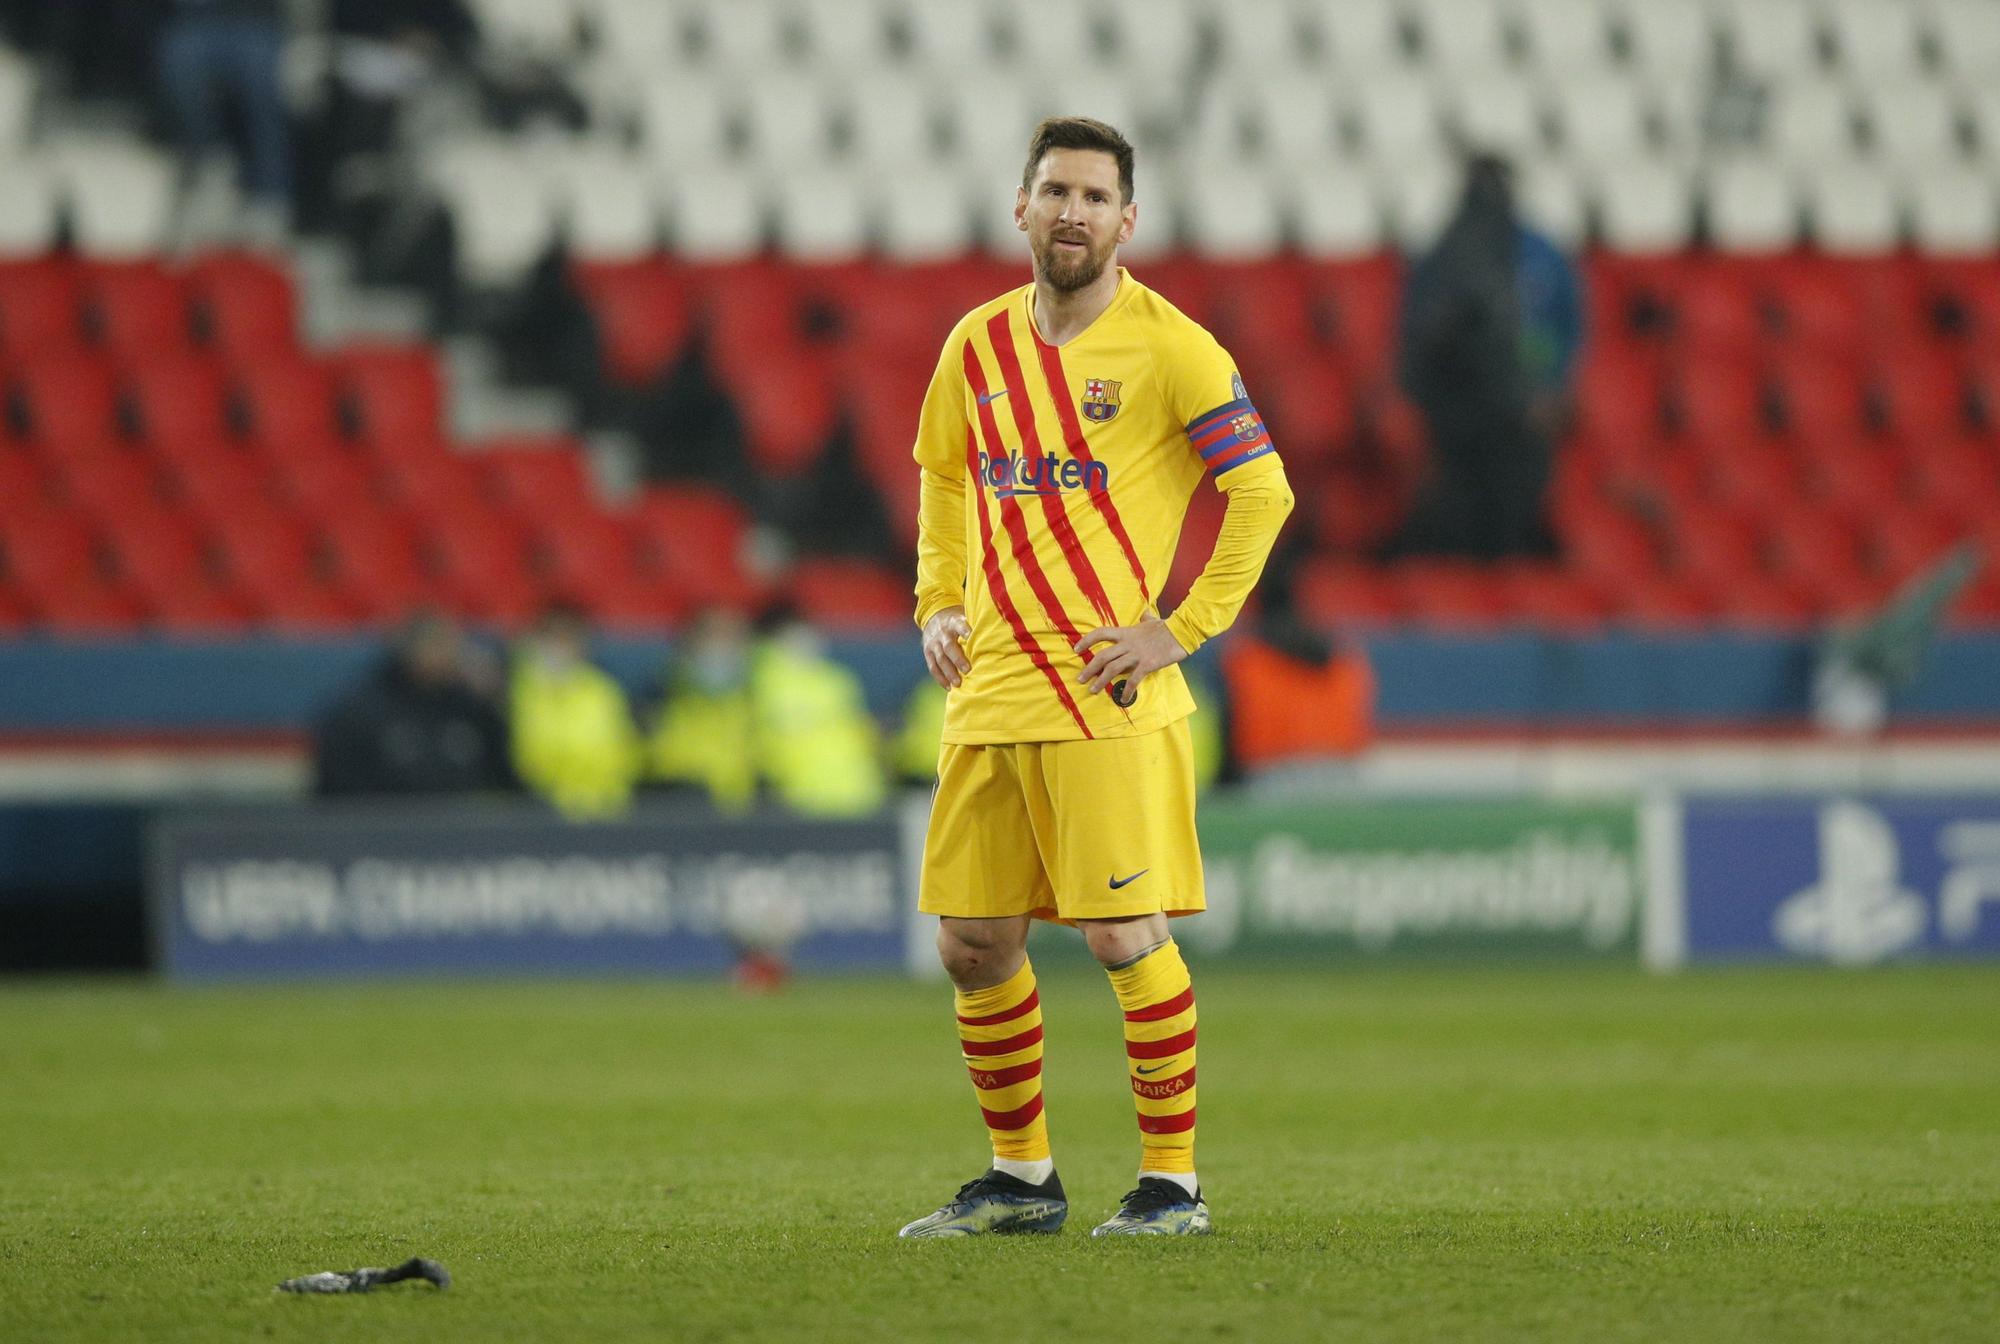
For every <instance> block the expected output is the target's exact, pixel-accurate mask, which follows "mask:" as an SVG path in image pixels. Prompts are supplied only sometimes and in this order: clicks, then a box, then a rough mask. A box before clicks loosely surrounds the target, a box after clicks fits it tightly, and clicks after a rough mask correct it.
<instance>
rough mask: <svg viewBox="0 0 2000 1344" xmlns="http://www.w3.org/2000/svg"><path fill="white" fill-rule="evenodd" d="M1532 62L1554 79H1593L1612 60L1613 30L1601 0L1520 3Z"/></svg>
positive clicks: (1519, 8)
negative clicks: (1579, 76)
mask: <svg viewBox="0 0 2000 1344" xmlns="http://www.w3.org/2000/svg"><path fill="white" fill-rule="evenodd" d="M1516 12H1517V13H1518V15H1519V19H1520V25H1521V31H1522V34H1523V36H1524V37H1525V38H1526V39H1527V44H1528V56H1529V59H1530V60H1532V61H1533V62H1534V64H1535V65H1536V66H1537V67H1538V68H1539V69H1541V70H1543V71H1546V72H1547V73H1548V74H1550V75H1551V76H1556V77H1560V78H1565V79H1567V78H1570V77H1572V76H1577V75H1582V76H1590V75H1594V74H1596V73H1597V72H1598V71H1599V70H1601V69H1603V68H1604V67H1605V66H1606V65H1608V64H1609V63H1610V61H1611V30H1610V25H1609V24H1607V23H1606V22H1605V18H1606V15H1605V12H1604V5H1603V4H1602V3H1601V0H1519V3H1518V4H1517V5H1516Z"/></svg>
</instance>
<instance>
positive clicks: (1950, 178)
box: [1908, 167, 2000, 255]
mask: <svg viewBox="0 0 2000 1344" xmlns="http://www.w3.org/2000/svg"><path fill="white" fill-rule="evenodd" d="M1908 191H1909V203H1910V232H1911V235H1912V237H1913V239H1914V240H1915V242H1916V244H1917V246H1918V247H1920V248H1922V249H1924V250H1925V251H1926V252H1949V253H1953V254H1957V255H1964V254H1975V255H1977V254H1990V253H1991V252H1992V251H1993V250H1994V248H1995V247H2000V189H1996V187H1995V185H1994V179H1993V176H1992V174H1991V172H1985V173H1976V172H1971V171H1968V170H1967V169H1965V168H1962V167H1961V168H1932V169H1930V170H1928V171H1926V172H1921V173H1917V174H1914V175H1913V176H1912V177H1911V178H1910V179H1909V185H1908Z"/></svg>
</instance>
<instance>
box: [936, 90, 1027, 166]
mask: <svg viewBox="0 0 2000 1344" xmlns="http://www.w3.org/2000/svg"><path fill="white" fill-rule="evenodd" d="M937 91H938V94H939V95H940V96H941V97H942V98H943V99H944V100H945V101H946V104H947V107H948V109H949V114H950V115H949V120H950V122H951V126H952V140H953V143H954V144H955V145H956V147H957V152H956V157H957V159H958V160H959V162H960V163H961V165H962V166H963V167H964V169H965V170H966V171H967V172H968V173H971V174H974V175H976V176H1000V177H1003V178H1006V179H1009V180H1010V181H1014V180H1018V178H1019V175H1020V172H1021V165H1022V163H1023V162H1024V161H1025V160H1026V159H1027V157H1028V137H1029V136H1030V135H1032V134H1033V133H1034V129H1035V122H1036V120H1037V118H1038V117H1039V116H1040V108H1041V105H1042V104H1041V99H1040V96H1039V95H1038V94H1037V93H1036V91H1035V90H1033V89H1031V88H1029V87H1028V85H1027V83H1026V81H1024V80H1021V79H1019V78H1017V77H1015V76H1012V75H1009V74H1006V73H1004V72H999V71H993V70H990V69H988V70H975V71H969V72H967V73H966V75H965V76H964V77H963V78H957V79H950V80H947V81H946V82H945V83H943V84H941V85H939V86H938V89H937Z"/></svg>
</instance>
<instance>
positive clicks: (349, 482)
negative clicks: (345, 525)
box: [272, 442, 381, 525]
mask: <svg viewBox="0 0 2000 1344" xmlns="http://www.w3.org/2000/svg"><path fill="white" fill-rule="evenodd" d="M288 448H291V451H287V452H284V453H282V454H280V455H279V456H278V457H277V460H276V461H274V463H273V464H272V465H273V468H274V470H273V472H272V487H273V491H274V493H275V494H276V495H277V496H278V497H279V498H281V499H283V500H284V501H285V502H286V503H287V504H289V505H291V507H292V508H294V509H296V510H297V511H298V512H299V514H300V515H301V516H302V517H304V518H307V519H310V520H311V521H312V522H313V523H314V524H315V525H324V524H325V523H326V522H327V521H328V520H329V519H334V518H339V517H341V516H343V515H345V514H349V513H353V512H356V511H362V510H370V509H374V508H377V507H379V501H380V498H381V494H380V492H379V491H378V489H377V488H376V481H375V475H374V473H373V472H372V471H371V470H370V469H369V464H368V462H367V460H366V459H364V458H363V457H361V456H360V455H359V454H357V453H353V452H350V451H348V450H347V448H346V446H345V445H344V444H340V443H337V442H327V443H324V444H322V445H320V446H318V447H317V448H314V449H312V450H309V451H298V450H297V448H296V447H294V446H290V445H288Z"/></svg>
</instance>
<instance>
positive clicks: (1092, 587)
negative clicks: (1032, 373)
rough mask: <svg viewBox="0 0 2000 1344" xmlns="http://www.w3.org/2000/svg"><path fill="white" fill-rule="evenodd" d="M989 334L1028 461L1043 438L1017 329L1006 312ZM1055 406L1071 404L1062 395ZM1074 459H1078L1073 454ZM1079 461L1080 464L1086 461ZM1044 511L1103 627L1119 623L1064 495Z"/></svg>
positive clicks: (1050, 498) (1049, 499)
mask: <svg viewBox="0 0 2000 1344" xmlns="http://www.w3.org/2000/svg"><path fill="white" fill-rule="evenodd" d="M986 335H987V338H988V339H989V340H991V341H992V342H993V357H994V358H995V359H997V360H998V361H999V362H1000V376H1001V377H1002V378H1003V379H1005V380H1006V382H1007V404H1008V405H1010V406H1012V407H1013V408H1014V428H1015V429H1017V430H1019V431H1020V434H1021V448H1022V451H1023V452H1025V453H1026V454H1027V455H1028V458H1029V460H1031V461H1032V460H1034V459H1036V458H1039V457H1041V456H1042V438H1041V435H1040V433H1038V432H1037V431H1036V429H1035V408H1034V407H1033V406H1032V405H1031V404H1029V401H1028V380H1027V379H1026V378H1024V377H1022V376H1021V359H1020V356H1019V355H1017V354H1015V352H1014V328H1013V324H1012V323H1010V322H1009V321H1008V316H1007V313H1006V312H1005V311H1004V310H1003V311H1001V312H997V313H995V314H994V315H993V318H992V320H991V321H989V322H988V323H987V324H986ZM1055 401H1056V405H1058V406H1067V405H1068V404H1069V403H1068V402H1066V401H1064V400H1063V399H1062V398H1061V397H1060V396H1057V397H1056V398H1055ZM1071 456H1073V457H1074V456H1075V453H1074V452H1072V453H1071ZM1087 460H1088V459H1087V458H1078V461H1087ZM1042 512H1043V513H1044V514H1045V515H1047V517H1048V520H1049V530H1050V531H1051V532H1053V533H1055V536H1056V544H1057V545H1058V546H1060V547H1062V553H1063V558H1064V559H1065V560H1067V561H1069V568H1070V573H1071V574H1073V575H1074V576H1075V577H1076V586H1077V587H1079V588H1081V589H1082V590H1083V595H1084V597H1085V598H1087V599H1088V600H1089V602H1090V605H1091V607H1092V609H1094V610H1095V611H1096V612H1097V619H1098V623H1099V624H1101V625H1116V624H1118V613H1117V612H1116V611H1115V610H1114V609H1113V608H1112V605H1111V598H1110V596H1109V594H1107V593H1106V592H1105V591H1104V585H1103V583H1101V582H1100V581H1099V580H1098V577H1097V568H1096V566H1094V565H1092V564H1091V563H1090V555H1089V553H1088V552H1086V551H1085V550H1084V549H1083V543H1082V542H1080V541H1078V540H1077V537H1076V529H1075V528H1074V527H1072V526H1070V521H1069V506H1068V505H1067V504H1064V503H1063V500H1062V496H1061V495H1056V494H1047V495H1043V496H1042Z"/></svg>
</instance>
